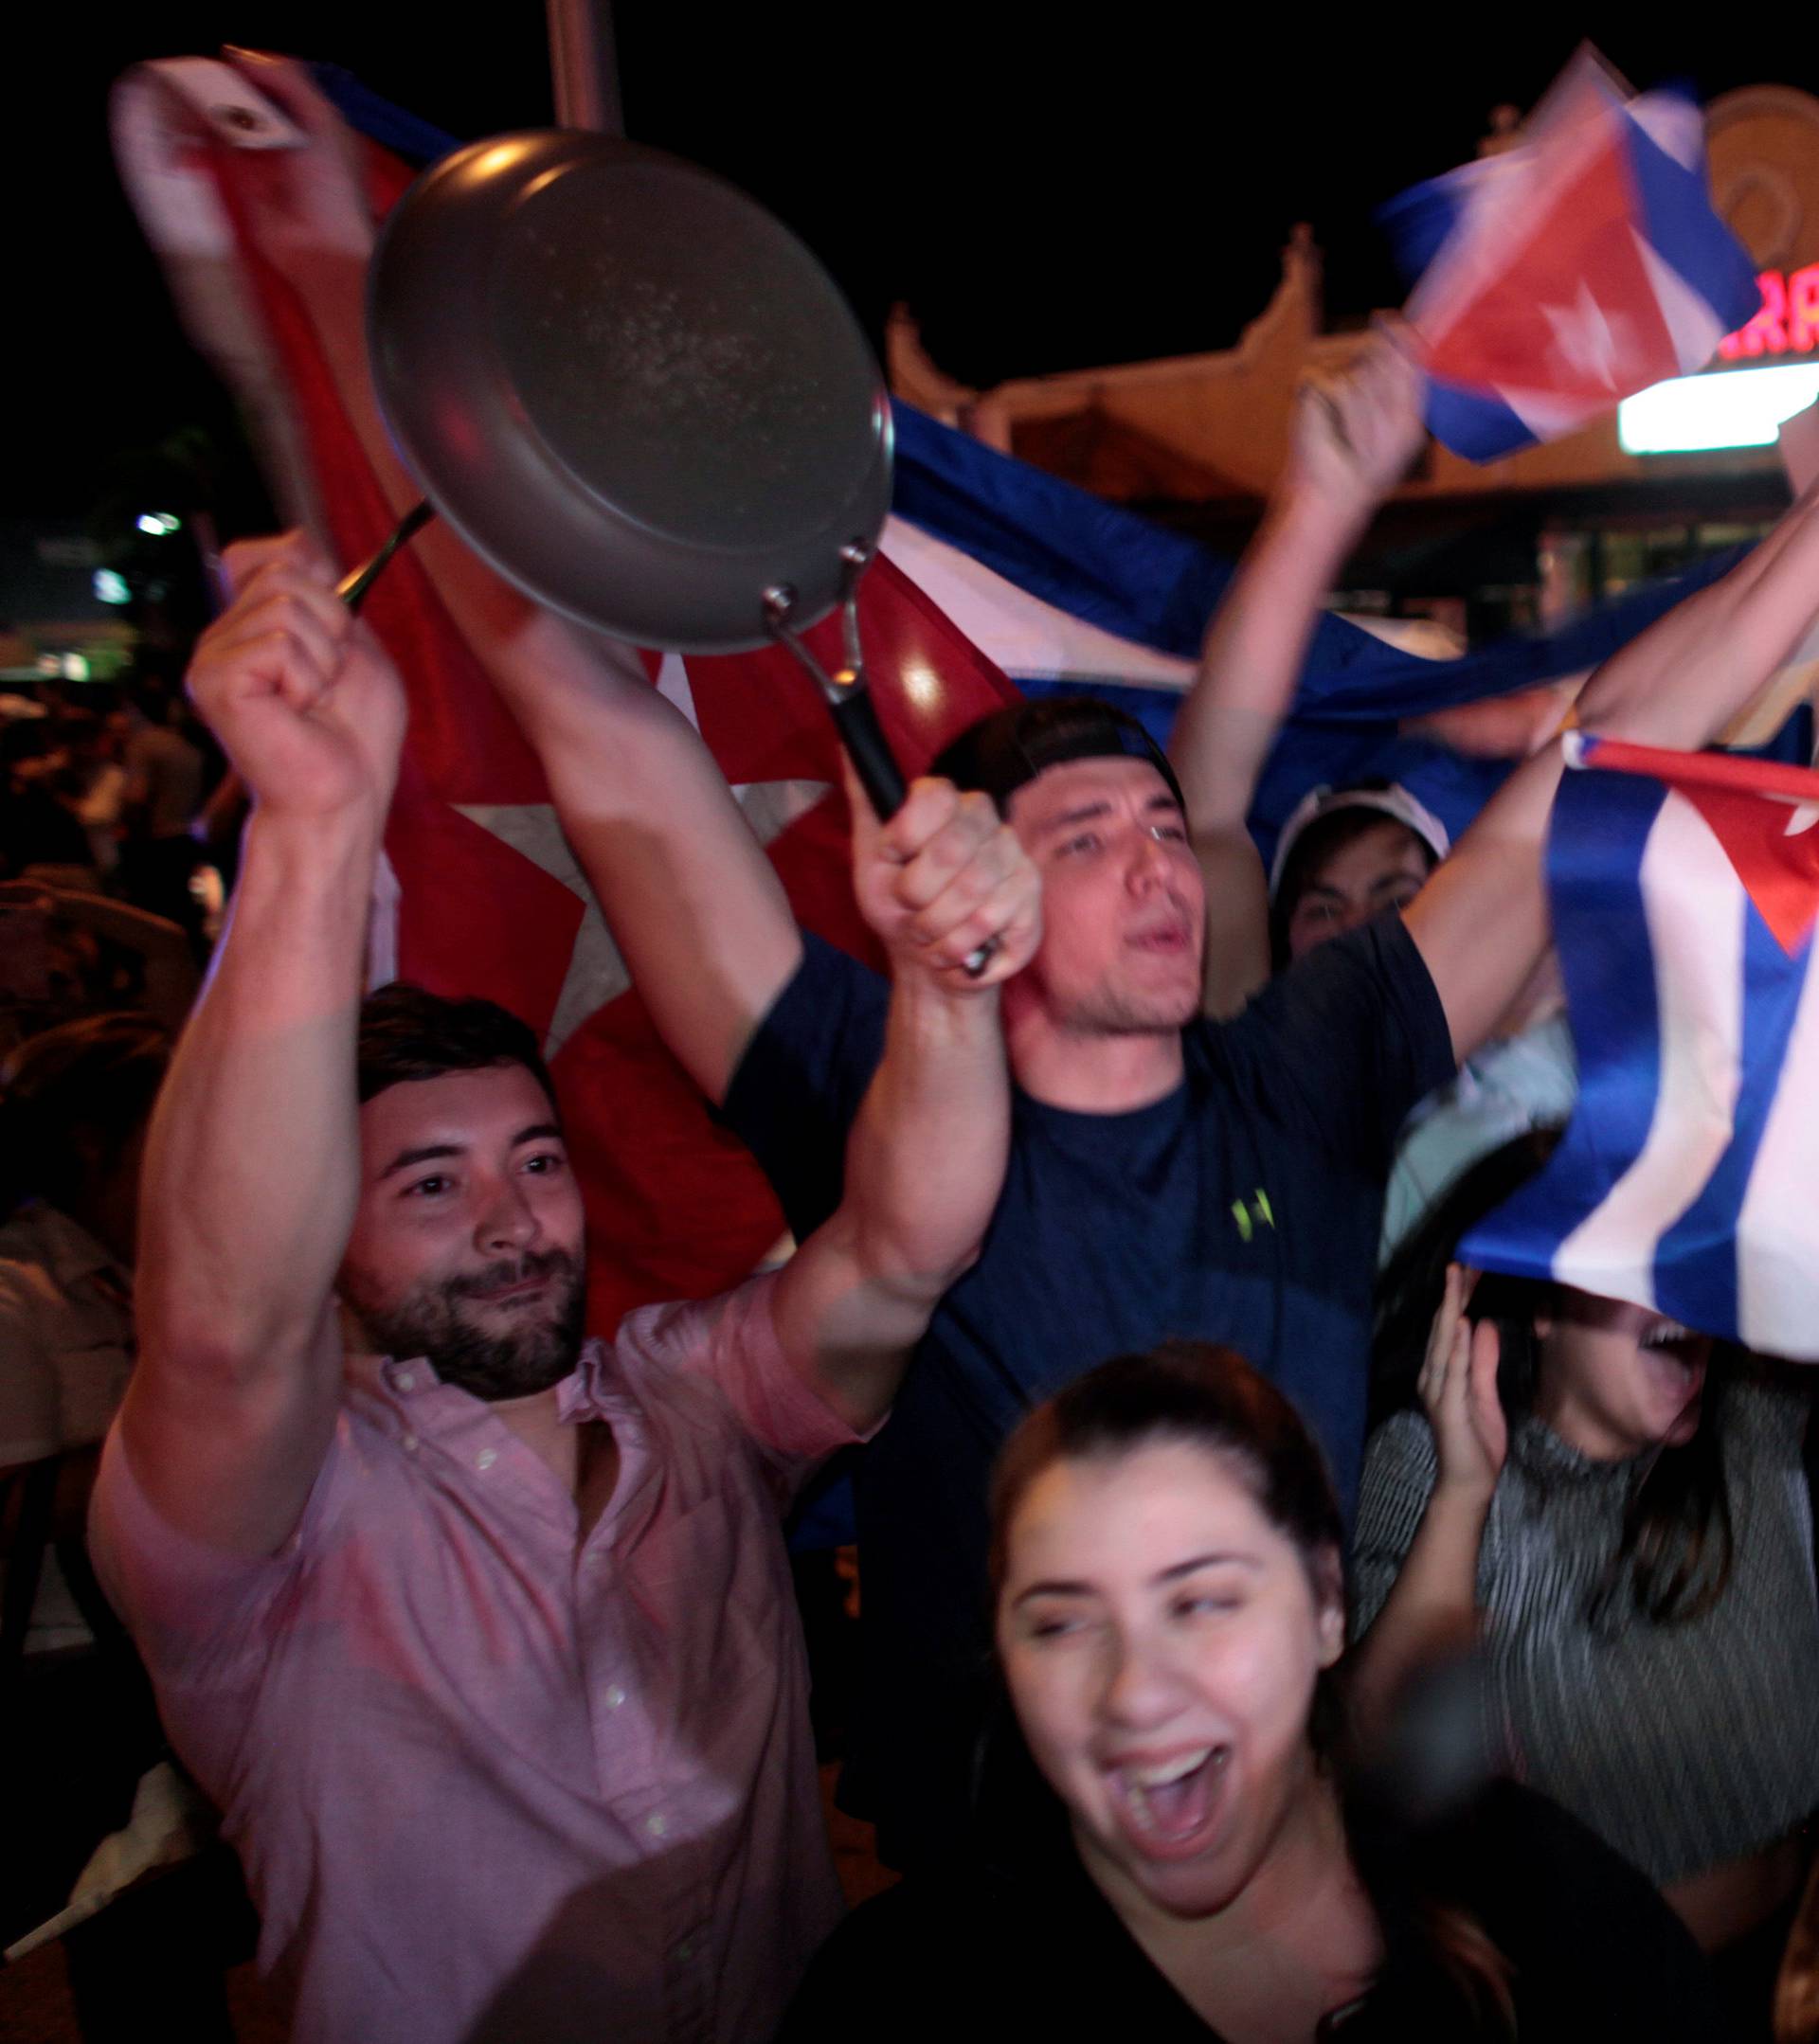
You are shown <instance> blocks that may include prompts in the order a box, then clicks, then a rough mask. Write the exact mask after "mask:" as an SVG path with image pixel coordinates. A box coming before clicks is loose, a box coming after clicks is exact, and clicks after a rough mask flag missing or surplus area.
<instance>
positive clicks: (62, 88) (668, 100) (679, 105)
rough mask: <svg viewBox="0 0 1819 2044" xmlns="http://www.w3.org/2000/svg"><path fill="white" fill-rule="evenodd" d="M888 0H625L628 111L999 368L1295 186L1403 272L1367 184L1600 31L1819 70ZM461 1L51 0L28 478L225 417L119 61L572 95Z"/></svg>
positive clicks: (1131, 354)
mask: <svg viewBox="0 0 1819 2044" xmlns="http://www.w3.org/2000/svg"><path fill="white" fill-rule="evenodd" d="M863 11H864V10H861V9H855V8H851V7H849V8H847V9H837V8H835V7H833V6H829V5H825V4H823V0H810V4H801V5H794V6H792V5H788V4H785V5H783V6H781V7H776V8H771V9H755V8H746V9H739V10H738V11H737V16H736V18H734V19H731V20H730V21H729V19H728V15H729V12H730V10H729V9H724V8H723V7H720V6H715V7H713V8H711V9H710V8H695V7H691V6H689V5H687V4H686V0H619V4H618V6H617V8H616V10H615V17H616V31H617V44H618V50H619V61H620V73H621V91H622V94H623V99H624V105H625V116H626V131H627V133H628V134H630V135H632V136H633V137H634V138H635V139H637V140H640V141H646V142H652V143H656V144H657V145H659V146H662V147H664V148H668V149H672V150H675V151H677V152H680V153H682V154H685V155H690V156H693V157H695V158H696V159H698V160H700V161H702V162H705V163H707V164H709V165H711V166H712V167H713V168H715V169H717V170H721V171H722V172H724V173H725V174H727V175H729V177H731V178H732V179H733V180H734V181H735V182H737V183H739V184H741V185H743V186H745V187H746V188H747V189H748V190H749V191H751V192H752V193H753V194H754V195H756V196H757V197H759V198H760V199H762V200H764V201H765V203H766V204H768V205H769V206H772V207H773V208H774V209H775V210H777V211H778V212H779V213H781V214H782V215H783V218H784V219H786V220H787V221H788V222H789V223H790V224H792V225H793V226H794V227H795V228H796V229H797V231H798V232H799V233H801V235H803V236H804V238H805V239H806V240H807V241H808V242H810V244H811V245H812V246H814V247H815V248H816V249H817V250H818V251H819V254H820V255H821V256H822V258H823V260H825V261H826V262H827V263H828V265H829V266H830V268H831V269H832V270H833V271H834V274H835V275H836V277H837V278H838V279H839V281H840V282H841V284H842V285H843V286H844V288H845V289H846V291H847V293H848V295H849V296H850V297H851V298H852V299H853V301H854V303H855V306H856V307H857V309H858V311H859V313H860V314H861V316H862V317H863V318H864V319H865V320H866V321H867V323H868V324H869V325H870V326H871V327H872V328H873V332H880V331H881V328H882V322H883V316H884V314H885V312H886V311H887V310H888V308H889V306H890V305H891V302H892V301H893V300H894V299H898V298H902V299H905V300H907V301H908V302H909V304H910V305H911V306H912V307H913V308H914V309H915V311H916V312H917V314H918V316H919V317H920V319H921V321H922V326H923V332H924V336H925V339H926V341H927V343H928V347H929V350H930V351H931V352H932V353H933V355H934V356H935V358H936V360H937V361H938V362H939V363H940V364H941V365H942V366H943V367H944V368H946V369H947V370H948V371H949V372H950V373H952V374H953V375H956V376H958V377H960V378H962V379H963V380H964V381H967V382H970V383H974V384H979V385H989V384H991V383H993V382H996V381H999V380H1000V379H1002V378H1005V377H1009V376H1015V375H1021V374H1030V373H1035V372H1037V371H1041V370H1046V369H1056V368H1085V367H1089V366H1091V365H1094V364H1098V363H1108V362H1116V361H1129V360H1138V359H1142V358H1144V357H1145V356H1150V355H1157V354H1173V353H1182V352H1190V351H1193V350H1200V349H1208V348H1219V347H1223V346H1226V345H1227V344H1229V343H1230V342H1231V341H1232V340H1233V339H1234V337H1235V335H1236V334H1237V332H1238V331H1239V329H1240V328H1241V327H1242V326H1243V324H1244V323H1245V321H1246V320H1247V319H1248V318H1250V317H1251V316H1252V315H1253V314H1255V313H1256V312H1257V311H1258V310H1260V309H1261V307H1262V305H1263V304H1264V302H1265V300H1266V299H1267V297H1268V296H1269V294H1270V290H1271V288H1272V286H1273V284H1274V282H1275V278H1276V276H1277V268H1278V253H1279V250H1280V248H1281V245H1282V243H1283V242H1284V241H1285V239H1286V238H1287V236H1288V230H1289V228H1290V226H1291V225H1292V224H1293V223H1294V222H1295V221H1297V220H1307V221H1310V222H1311V223H1312V224H1313V226H1314V230H1315V233H1316V236H1317V238H1318V240H1319V241H1320V242H1321V244H1322V246H1323V248H1324V252H1325V258H1326V285H1327V305H1328V311H1329V314H1331V315H1332V316H1334V317H1338V318H1343V317H1346V316H1355V315H1360V314H1364V313H1367V312H1369V311H1370V310H1372V309H1373V308H1374V307H1376V306H1378V305H1383V304H1386V303H1394V302H1396V299H1397V297H1398V296H1399V291H1398V288H1397V285H1396V279H1395V278H1394V275H1393V273H1392V271H1391V269H1390V266H1389V263H1388V260H1387V256H1386V253H1385V250H1384V246H1383V242H1382V239H1381V236H1380V235H1379V233H1378V230H1377V228H1376V227H1375V226H1374V225H1373V224H1372V217H1371V216H1372V210H1373V208H1374V207H1375V206H1377V205H1378V204H1379V203H1380V202H1381V201H1382V200H1384V199H1386V198H1389V197H1391V196H1392V195H1394V194H1395V193H1396V191H1398V190H1400V189H1401V188H1404V187H1405V186H1407V185H1409V184H1412V183H1414V182H1415V181H1416V180H1417V179H1419V178H1422V177H1426V176H1432V175H1434V174H1436V173H1437V172H1439V171H1441V170H1447V169H1449V168H1450V167H1451V166H1452V165H1453V164H1455V163H1458V162H1460V161H1462V160H1464V159H1465V158H1466V157H1467V156H1468V155H1470V154H1471V152H1472V150H1473V148H1474V146H1475V143H1476V141H1477V139H1478V137H1479V135H1480V134H1482V133H1483V132H1484V130H1485V127H1486V116H1487V114H1488V111H1489V109H1490V108H1491V107H1492V106H1493V105H1495V104H1497V103H1498V102H1499V101H1505V100H1506V101H1511V102H1514V103H1517V104H1520V105H1523V106H1526V105H1527V104H1529V103H1530V102H1532V101H1533V99H1535V98H1536V97H1537V96H1538V95H1539V94H1540V91H1541V90H1542V89H1543V88H1544V87H1545V86H1546V84H1547V82H1548V81H1549V80H1550V79H1551V78H1552V77H1553V76H1554V74H1555V73H1556V72H1557V71H1558V69H1559V67H1560V66H1561V64H1563V63H1565V61H1566V60H1567V58H1568V57H1569V56H1570V55H1571V54H1572V51H1573V49H1574V47H1575V45H1576V43H1577V41H1578V40H1579V39H1580V37H1581V36H1590V38H1591V39H1592V40H1593V41H1594V42H1595V43H1596V44H1597V45H1598V46H1599V47H1600V48H1602V50H1603V51H1604V53H1605V55H1606V56H1607V57H1608V58H1609V59H1610V60H1611V61H1612V63H1614V64H1615V65H1616V66H1617V67H1618V68H1619V69H1621V70H1623V71H1625V72H1626V73H1627V74H1628V75H1629V76H1630V78H1631V79H1632V80H1633V81H1635V82H1636V83H1637V84H1638V85H1648V84H1651V83H1658V82H1663V81H1668V80H1674V79H1684V80H1687V81H1690V82H1691V83H1692V84H1693V85H1694V86H1695V88H1696V89H1697V90H1699V91H1700V92H1702V94H1705V95H1708V96H1709V95H1711V94H1715V93H1718V92H1720V91H1724V90H1726V89H1728V88H1730V87H1733V86H1737V85H1742V84H1752V83H1758V82H1777V83H1788V84H1798V85H1804V86H1805V87H1807V89H1809V90H1815V89H1819V57H1816V56H1815V55H1814V54H1813V49H1814V45H1812V43H1811V41H1810V38H1798V37H1791V36H1790V35H1789V34H1788V31H1787V28H1786V27H1785V22H1786V20H1787V18H1788V17H1786V16H1785V15H1784V16H1783V20H1782V23H1781V24H1780V25H1776V24H1774V22H1773V21H1772V19H1771V14H1772V12H1776V11H1779V10H1769V9H1763V10H1761V12H1760V13H1758V14H1757V15H1756V18H1755V20H1754V21H1753V22H1752V21H1750V20H1749V19H1747V18H1746V19H1745V20H1744V21H1743V22H1742V24H1741V25H1740V26H1732V25H1730V24H1729V23H1724V24H1722V25H1720V20H1719V19H1718V17H1717V16H1715V15H1714V14H1713V13H1712V12H1710V11H1709V10H1708V11H1706V12H1704V13H1703V14H1702V15H1701V16H1700V17H1698V18H1697V19H1696V20H1694V21H1689V23H1688V27H1686V28H1685V29H1684V30H1683V29H1670V28H1668V27H1665V26H1663V24H1664V23H1665V22H1667V21H1669V20H1671V19H1672V18H1673V17H1672V16H1671V15H1670V13H1669V12H1668V10H1665V9H1664V10H1660V11H1659V13H1657V14H1655V16H1654V19H1653V21H1652V22H1650V21H1649V20H1648V18H1647V17H1644V16H1643V15H1642V14H1640V13H1639V12H1634V13H1632V12H1629V11H1625V12H1622V13H1618V14H1614V15H1610V16H1600V15H1598V14H1595V13H1592V14H1588V13H1586V12H1584V11H1578V12H1574V13H1566V12H1559V13H1550V12H1546V11H1543V10H1537V9H1529V10H1528V12H1527V13H1526V14H1525V15H1522V16H1521V17H1518V16H1516V15H1515V14H1513V13H1504V12H1501V11H1500V13H1499V15H1498V17H1497V19H1496V25H1495V32H1494V33H1492V32H1488V31H1487V30H1486V22H1487V19H1488V17H1486V16H1485V15H1484V14H1482V13H1480V12H1477V11H1475V10H1470V9H1457V8H1455V9H1450V10H1449V13H1448V15H1447V17H1445V18H1446V19H1447V20H1448V21H1449V22H1450V31H1449V30H1448V29H1442V28H1439V27H1419V28H1414V29H1412V28H1410V27H1407V26H1406V25H1405V26H1401V27H1398V28H1396V30H1394V31H1391V32H1387V33H1386V32H1385V31H1384V30H1382V29H1381V28H1378V27H1375V26H1373V25H1372V24H1371V22H1370V20H1369V18H1368V15H1367V13H1366V10H1353V12H1352V18H1351V19H1350V20H1349V21H1348V22H1347V23H1346V24H1345V25H1343V26H1327V25H1326V24H1325V23H1324V21H1323V22H1322V23H1321V26H1319V27H1314V26H1313V24H1314V22H1315V21H1317V20H1319V19H1320V17H1321V16H1324V15H1325V14H1326V13H1327V12H1328V10H1327V9H1324V8H1323V9H1309V10H1308V11H1307V12H1306V14H1299V15H1298V14H1292V13H1291V12H1289V10H1287V9H1283V10H1273V9H1268V8H1261V9H1253V10H1244V11H1246V12H1250V13H1252V15H1253V16H1254V18H1253V19H1252V20H1251V21H1249V22H1245V23H1243V24H1242V25H1241V26H1234V23H1236V22H1237V20H1238V17H1239V15H1240V10H1239V9H1225V8H1221V9H1211V8H1209V9H1199V10H1195V11H1193V12H1192V13H1190V11H1189V10H1188V9H1180V8H1171V9H1150V8H1146V7H1143V6H1130V5H1126V6H1121V7H1104V8H1099V9H1089V10H1086V11H1070V10H1064V9H1005V8H1001V7H1000V8H992V7H990V6H975V7H973V8H971V9H942V8H928V9H921V10H910V9H901V10H895V9H893V10H891V19H890V22H889V24H888V25H884V24H880V23H876V22H868V21H866V20H864V19H861V18H860V17H861V15H862V13H863ZM1374 11H1375V13H1376V15H1377V17H1378V19H1379V20H1380V19H1381V18H1382V17H1383V16H1384V14H1385V13H1386V12H1387V11H1388V10H1383V9H1378V10H1374ZM448 18H450V17H449V14H448V13H447V12H445V11H444V10H443V9H433V8H430V7H426V6H423V5H421V4H419V5H416V6H411V7H406V6H404V5H401V4H400V0H368V4H366V5H364V6H357V7H356V6H351V5H344V4H341V0H313V4H310V5H307V6H305V5H300V4H297V0H242V4H240V5H230V4H213V0H159V5H158V6H157V7H156V8H155V9H145V10H143V12H141V13H139V14H138V15H137V16H136V17H135V15H134V14H133V13H132V12H131V11H130V10H128V9H123V8H102V9H81V8H77V7H73V6H72V7H67V8H64V9H61V10H46V12H45V15H43V16H41V17H40V19H39V21H38V24H37V27H35V28H34V31H33V33H34V36H35V38H37V40H38V42H39V45H40V47H41V48H42V49H43V52H44V54H43V56H42V57H41V58H40V59H38V61H37V62H36V63H34V64H33V65H32V66H31V67H30V76H29V77H27V76H25V75H22V73H21V72H20V71H19V70H17V69H15V70H14V73H13V78H12V84H13V94H12V106H11V107H10V109H9V123H8V125H7V128H6V132H5V135H4V141H3V142H0V147H4V149H5V150H6V152H7V153H8V158H9V160H8V162H7V164H6V170H7V172H8V176H7V189H8V192H9V206H8V210H9V236H8V247H9V256H10V258H11V260H10V261H9V265H8V280H9V283H10V285H11V286H12V292H11V297H12V311H13V317H12V320H11V322H10V324H11V326H12V329H13V338H14V343H15V350H14V351H15V368H14V374H13V378H12V383H11V396H12V403H11V412H12V418H11V421H10V425H9V435H8V439H9V457H8V459H7V461H6V463H5V464H4V465H3V466H0V474H4V478H5V480H4V485H0V511H4V512H5V513H6V514H9V515H10V516H12V517H15V518H17V517H22V516H30V515H33V514H37V513H44V514H50V513H53V512H55V513H63V514H65V515H67V514H71V513H80V512H81V511H82V510H83V509H84V507H85V506H87V505H89V504H91V503H92V502H93V501H94V500H95V498H96V497H97V495H98V494H99V493H100V492H101V490H102V489H103V488H104V487H105V485H106V482H107V479H108V477H109V475H110V473H111V472H112V471H113V470H114V469H116V468H117V463H118V461H119V458H120V457H121V455H122V454H123V452H125V451H126V450H130V449H131V448H133V447H135V446H141V445H145V444H148V443H151V442H154V441H156V440H158V439H161V438H162V437H163V436H164V435H165V434H167V433H168V432H170V431H171V430H172V429H173V428H175V427H178V426H180V425H182V424H184V423H185V422H187V421H193V420H203V421H220V420H222V419H223V418H224V417H225V406H224V404H223V402H222V400H221V399H220V397H219V395H218V394H217V393H215V392H214V391H213V390H212V388H211V385H210V380H209V378H208V376H207V371H206V370H205V369H204V368H202V366H201V365H200V364H199V363H198V362H197V361H196V360H195V358H194V357H193V356H191V355H190V354H189V350H188V349H187V348H186V347H185V345H184V344H183V342H182V339H181V337H180V335H179V334H178V333H177V331H176V328H175V323H174V320H173V319H172V316H171V311H170V308H169V305H168V302H167V301H166V299H165V297H164V295H163V291H162V287H161V285H160V283H159V280H158V276H157V272H156V269H155V266H154V265H153V261H152V259H151V258H150V256H149V254H147V252H146V251H145V249H144V247H143V244H142V243H141V242H140V241H139V238H138V234H137V229H136V224H135V222H134V220H133V217H132V215H131V213H130V212H129V211H128V209H127V207H126V205H125V202H124V200H123V199H122V197H121V196H120V193H119V189H118V186H117V182H116V180H115V176H114V171H113V165H112V160H111V157H110V155H109V152H108V147H107V137H106V128H105V99H106V92H107V87H108V84H109V82H110V81H111V80H112V79H113V78H114V77H115V76H116V75H117V73H118V72H119V71H120V70H121V69H123V68H124V67H125V66H126V65H127V64H129V63H132V62H134V61H135V60H136V59H139V58H143V57H151V56H161V55H176V54H199V53H207V52H208V51H209V50H211V49H213V48H214V47H216V46H218V45H220V44H221V43H222V42H223V41H224V40H231V41H235V42H239V43H244V44H248V45H255V46H263V47H269V48H277V49H283V50H287V51H290V52H292V53H293V54H297V55H301V56H306V57H315V58H327V59H331V60H333V61H334V62H336V63H343V64H346V65H347V66H349V67H350V68H351V69H352V70H354V71H356V72H358V73H359V74H360V75H361V76H362V77H363V78H364V79H365V81H367V82H368V83H369V85H371V86H372V87H374V88H375V89H376V90H378V91H380V92H382V93H384V94H385V95H387V97H388V98H391V99H396V100H398V101H400V102H401V103H403V104H405V105H406V106H409V107H410V108H411V109H412V110H413V111H415V112H416V113H418V114H420V115H422V116H423V117H426V118H428V119H430V120H432V121H435V122H437V123H439V124H441V126H443V127H445V128H447V129H448V130H450V131H451V132H452V133H454V134H457V135H458V136H460V137H463V138H465V137H469V136H473V135H477V134H485V133H489V132H495V131H497V130H500V129H505V128H511V127H516V126H526V125H540V124H542V123H544V122H546V121H547V120H548V119H549V82H548V70H547V62H546V56H545V43H544V13H543V7H542V4H541V0H493V4H492V5H490V6H487V7H485V8H483V9H475V10H474V11H473V12H472V13H471V14H465V13H464V14H461V15H460V16H459V19H460V20H461V22H462V25H463V26H462V27H461V28H460V29H459V32H457V33H456V34H455V35H453V36H452V37H448V38H444V39H442V40H439V41H436V42H425V41H423V37H422V33H421V28H422V25H423V24H425V23H432V22H437V21H439V20H446V19H448ZM1409 18H1410V17H1409V16H1408V15H1407V14H1406V12H1405V13H1404V14H1403V16H1402V20H1403V23H1404V24H1406V23H1407V21H1408V20H1409ZM1439 18H1440V17H1436V20H1437V19H1439ZM1682 18H1683V19H1685V17H1682ZM1416 19H1417V20H1418V17H1417V18H1416ZM469 22H475V23H479V22H484V23H485V24H486V25H487V26H486V28H485V31H484V33H483V34H480V33H477V32H475V31H474V30H473V29H470V28H469V27H467V26H466V25H467V23H469ZM1184 22H1185V23H1186V25H1185V26H1184ZM1463 36H1469V37H1470V42H1469V44H1468V45H1464V46H1461V45H1460V44H1459V43H1458V42H1457V41H1455V39H1456V38H1460V37H1463ZM1803 44H1804V49H1803ZM1803 74H1804V75H1803ZM40 87H42V89H40ZM21 342H23V349H21V347H20V343H21ZM21 357H22V359H20V358H21Z"/></svg>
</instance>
